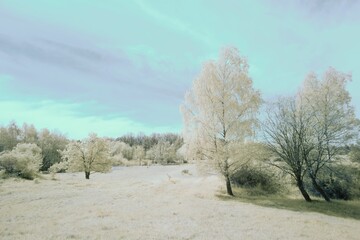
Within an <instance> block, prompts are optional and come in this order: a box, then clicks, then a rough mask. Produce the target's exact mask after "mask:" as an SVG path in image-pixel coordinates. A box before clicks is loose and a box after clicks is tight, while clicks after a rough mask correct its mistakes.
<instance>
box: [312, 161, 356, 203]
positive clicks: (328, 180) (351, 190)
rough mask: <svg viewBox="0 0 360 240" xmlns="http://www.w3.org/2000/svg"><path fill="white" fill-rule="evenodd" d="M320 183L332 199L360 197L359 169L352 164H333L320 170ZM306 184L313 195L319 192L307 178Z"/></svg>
mask: <svg viewBox="0 0 360 240" xmlns="http://www.w3.org/2000/svg"><path fill="white" fill-rule="evenodd" d="M319 179H320V181H319V183H320V185H321V186H322V187H323V188H324V190H325V192H326V193H327V195H328V196H329V197H330V198H332V199H342V200H352V199H358V198H360V171H359V169H357V168H354V167H352V166H333V167H332V168H331V169H327V170H326V171H324V172H322V173H321V175H320V177H319ZM307 186H308V189H309V190H310V193H312V194H313V195H315V196H320V195H319V193H318V192H317V191H316V190H315V189H314V188H313V187H312V185H311V184H310V181H309V180H307Z"/></svg>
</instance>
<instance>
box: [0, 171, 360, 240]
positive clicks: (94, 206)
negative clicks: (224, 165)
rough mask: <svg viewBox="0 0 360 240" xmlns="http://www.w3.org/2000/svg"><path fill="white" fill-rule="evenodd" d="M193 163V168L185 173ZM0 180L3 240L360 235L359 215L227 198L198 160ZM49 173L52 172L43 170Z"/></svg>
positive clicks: (316, 237)
mask: <svg viewBox="0 0 360 240" xmlns="http://www.w3.org/2000/svg"><path fill="white" fill-rule="evenodd" d="M183 169H188V170H189V172H190V174H191V175H190V174H183V173H182V170H183ZM56 177H57V179H58V180H56V181H53V180H47V179H42V180H39V181H25V180H19V179H7V180H4V181H2V182H1V184H0V211H1V214H0V238H1V239H358V237H359V236H360V221H359V220H355V219H345V218H339V217H333V216H327V215H324V214H320V213H313V212H296V211H290V210H284V209H277V208H268V207H262V206H257V205H253V204H251V203H246V202H238V201H223V200H220V199H219V198H218V197H216V195H218V194H219V191H222V185H223V184H222V182H221V181H220V180H219V178H218V177H217V176H214V175H207V176H205V175H201V174H198V173H197V171H196V168H195V166H193V165H182V166H166V167H165V166H151V167H148V168H147V167H128V168H127V167H119V168H115V169H113V171H112V172H111V173H108V174H99V173H95V174H93V175H91V176H90V178H91V179H90V180H85V179H84V174H83V173H76V174H71V173H66V174H57V175H56ZM45 178H50V176H45Z"/></svg>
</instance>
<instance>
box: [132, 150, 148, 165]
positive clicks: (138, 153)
mask: <svg viewBox="0 0 360 240" xmlns="http://www.w3.org/2000/svg"><path fill="white" fill-rule="evenodd" d="M134 159H135V160H138V161H139V165H140V166H141V161H142V160H144V159H145V149H144V147H143V146H140V145H139V146H136V147H135V149H134Z"/></svg>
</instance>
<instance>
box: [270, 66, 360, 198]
mask: <svg viewBox="0 0 360 240" xmlns="http://www.w3.org/2000/svg"><path fill="white" fill-rule="evenodd" d="M350 80H351V76H350V75H347V74H344V73H341V72H338V71H336V70H335V69H333V68H330V69H328V70H327V71H326V72H325V74H324V76H323V78H322V79H318V77H317V76H316V75H315V74H309V75H308V76H307V78H306V79H305V81H304V83H303V85H302V87H301V88H300V90H299V91H298V93H297V95H296V96H294V97H292V98H288V99H281V100H279V101H278V102H277V103H276V104H275V107H274V106H272V107H271V110H270V112H269V114H268V118H267V120H266V122H265V124H264V132H265V136H266V140H267V144H268V147H269V148H270V150H272V151H273V152H274V153H275V154H276V155H277V156H278V157H279V159H280V160H281V162H280V163H279V164H278V163H273V164H274V165H275V166H277V167H279V168H281V169H283V170H284V171H285V172H287V173H289V174H290V175H291V176H293V178H294V179H295V181H296V184H297V186H298V188H299V190H300V191H301V193H302V195H303V196H304V198H305V200H306V201H310V200H311V199H310V197H309V195H308V194H307V192H306V190H305V188H304V184H303V179H304V177H306V176H308V177H309V178H310V179H311V183H312V185H313V187H314V189H315V190H316V191H317V192H318V193H319V194H320V195H321V196H322V197H323V198H324V199H325V200H326V201H330V198H329V196H328V195H327V193H326V191H325V190H324V187H323V186H322V184H321V179H319V175H320V173H321V171H324V170H329V169H330V170H331V164H332V163H334V162H335V161H336V160H337V157H338V155H339V150H340V147H341V146H344V145H345V144H346V143H349V141H350V140H351V139H352V138H353V137H354V133H355V132H354V128H355V126H356V118H355V113H354V109H353V107H352V106H351V105H350V101H351V97H350V94H349V92H348V91H347V90H346V83H347V82H348V81H350Z"/></svg>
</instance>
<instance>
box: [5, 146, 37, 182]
mask: <svg viewBox="0 0 360 240" xmlns="http://www.w3.org/2000/svg"><path fill="white" fill-rule="evenodd" d="M41 161H42V156H41V149H40V148H39V147H38V146H36V145H35V144H33V143H19V144H18V145H16V147H15V148H14V149H13V150H12V151H5V152H3V153H1V154H0V169H1V168H3V169H4V170H5V173H6V174H9V175H15V176H20V177H22V178H26V179H33V178H34V176H35V175H36V174H37V173H38V172H39V169H40V166H41Z"/></svg>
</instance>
